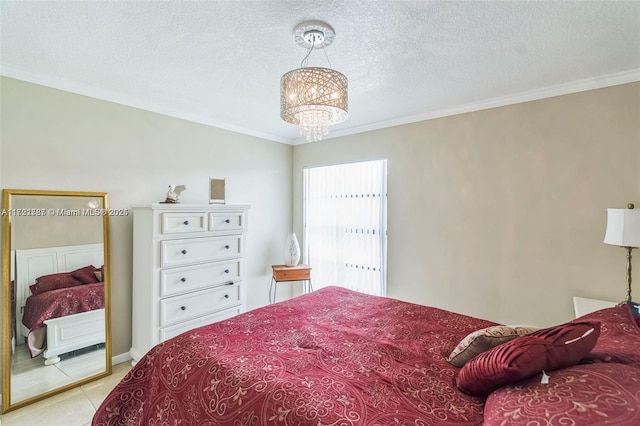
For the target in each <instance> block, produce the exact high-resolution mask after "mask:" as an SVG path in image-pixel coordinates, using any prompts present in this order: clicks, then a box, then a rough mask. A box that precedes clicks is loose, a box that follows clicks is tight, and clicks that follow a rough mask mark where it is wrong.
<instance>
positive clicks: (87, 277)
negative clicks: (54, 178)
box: [71, 265, 100, 284]
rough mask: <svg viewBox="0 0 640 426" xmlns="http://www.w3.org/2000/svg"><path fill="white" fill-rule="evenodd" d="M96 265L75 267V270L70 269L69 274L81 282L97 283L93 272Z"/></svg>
mask: <svg viewBox="0 0 640 426" xmlns="http://www.w3.org/2000/svg"><path fill="white" fill-rule="evenodd" d="M95 270H96V267H95V266H93V265H89V266H85V267H84V268H80V269H76V270H75V271H71V276H72V277H73V278H75V279H77V280H78V281H80V282H81V283H82V284H91V283H97V282H100V281H98V278H96V276H95V274H94V272H95Z"/></svg>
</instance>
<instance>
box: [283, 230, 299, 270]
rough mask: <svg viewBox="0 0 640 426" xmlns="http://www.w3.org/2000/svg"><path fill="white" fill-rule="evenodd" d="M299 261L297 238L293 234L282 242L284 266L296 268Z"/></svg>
mask: <svg viewBox="0 0 640 426" xmlns="http://www.w3.org/2000/svg"><path fill="white" fill-rule="evenodd" d="M299 261H300V244H298V238H297V237H296V234H294V233H293V232H292V233H290V234H289V235H287V239H286V241H285V242H284V264H285V265H287V266H296V265H297V264H298V262H299Z"/></svg>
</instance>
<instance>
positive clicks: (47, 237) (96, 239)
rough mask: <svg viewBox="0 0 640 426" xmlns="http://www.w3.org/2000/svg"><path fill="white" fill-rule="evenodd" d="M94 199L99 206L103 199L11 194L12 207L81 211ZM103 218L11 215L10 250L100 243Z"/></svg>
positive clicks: (60, 215)
mask: <svg viewBox="0 0 640 426" xmlns="http://www.w3.org/2000/svg"><path fill="white" fill-rule="evenodd" d="M96 201H97V202H98V203H99V204H96V206H95V207H94V208H96V207H98V208H101V207H102V200H100V199H96V198H92V197H61V196H48V195H14V196H12V200H11V208H12V209H36V210H38V211H45V212H46V211H47V210H49V209H53V210H54V211H56V212H58V211H62V212H67V211H69V212H82V211H83V209H84V210H90V209H91V208H90V207H89V203H90V202H96ZM103 219H104V218H103V217H102V216H89V215H77V216H76V215H73V216H71V215H65V214H43V215H42V216H40V215H38V216H14V217H12V218H11V250H19V249H34V248H43V247H57V246H73V245H78V244H93V243H102V241H103V238H104V230H103V222H104V220H103ZM101 265H102V264H100V265H94V266H97V267H100V266H101Z"/></svg>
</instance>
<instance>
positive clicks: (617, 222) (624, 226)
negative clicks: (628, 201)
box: [604, 209, 640, 248]
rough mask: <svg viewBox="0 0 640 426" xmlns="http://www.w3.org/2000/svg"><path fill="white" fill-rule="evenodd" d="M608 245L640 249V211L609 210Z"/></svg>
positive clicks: (606, 233) (606, 238)
mask: <svg viewBox="0 0 640 426" xmlns="http://www.w3.org/2000/svg"><path fill="white" fill-rule="evenodd" d="M604 242H605V243H606V244H613V245H615V246H621V247H635V248H638V247H640V209H638V210H635V209H607V231H606V232H605V235H604Z"/></svg>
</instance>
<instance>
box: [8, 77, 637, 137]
mask: <svg viewBox="0 0 640 426" xmlns="http://www.w3.org/2000/svg"><path fill="white" fill-rule="evenodd" d="M0 75H4V76H6V77H10V78H15V79H17V80H23V81H27V82H30V83H35V84H39V85H42V86H47V87H52V88H54V89H59V90H63V91H66V92H71V93H76V94H79V95H84V96H88V97H92V98H96V99H100V100H104V101H108V102H113V103H117V104H122V105H126V106H130V107H133V108H138V109H142V110H145V111H150V112H155V113H158V114H163V115H168V116H171V117H175V118H180V119H183V120H187V121H192V122H194V123H199V124H204V125H207V126H212V127H217V128H220V129H224V130H229V131H232V132H236V133H241V134H245V135H249V136H254V137H257V138H261V139H266V140H270V141H274V142H280V143H284V144H288V145H300V144H303V143H306V141H305V139H304V138H296V139H290V138H286V137H282V136H277V135H272V134H267V133H262V132H258V131H255V130H252V129H247V128H244V127H240V126H235V125H232V124H228V123H222V122H219V121H215V120H211V119H209V118H207V117H202V116H199V115H197V114H192V113H189V112H185V111H181V110H179V109H176V108H173V107H170V106H167V105H159V104H154V103H150V102H147V101H144V100H142V99H138V98H135V97H132V96H130V95H127V94H124V93H117V92H111V91H107V90H104V89H100V88H97V87H94V86H89V85H83V84H79V83H77V82H74V81H70V80H67V79H62V78H58V77H53V76H49V75H43V74H38V73H33V72H30V71H26V70H22V69H19V68H16V67H11V66H6V65H3V66H2V67H1V68H0ZM637 81H640V68H636V69H632V70H628V71H622V72H618V73H613V74H607V75H603V76H598V77H592V78H586V79H582V80H576V81H572V82H568V83H562V84H557V85H554V86H548V87H543V88H540V89H535V90H529V91H526V92H521V93H515V94H511V95H506V96H500V97H496V98H491V99H486V100H483V101H480V102H472V103H469V104H465V105H460V106H456V107H453V108H445V109H440V110H436V111H430V112H426V113H421V114H415V115H411V116H407V117H402V118H398V119H394V120H387V121H381V122H379V123H374V124H370V125H365V126H358V127H353V128H349V129H344V130H338V131H331V132H330V133H329V135H327V136H326V137H325V138H324V139H325V140H326V139H335V138H339V137H343V136H349V135H354V134H357V133H364V132H370V131H373V130H380V129H385V128H388V127H395V126H401V125H404V124H411V123H416V122H419V121H425V120H433V119H436V118H442V117H448V116H451V115H457V114H464V113H468V112H474V111H481V110H485V109H490V108H497V107H502V106H507V105H514V104H519V103H523V102H530V101H535V100H540V99H545V98H552V97H555V96H562V95H568V94H571V93H578V92H584V91H587V90H594V89H601V88H605V87H610V86H617V85H620V84H626V83H634V82H637Z"/></svg>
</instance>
